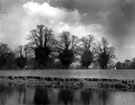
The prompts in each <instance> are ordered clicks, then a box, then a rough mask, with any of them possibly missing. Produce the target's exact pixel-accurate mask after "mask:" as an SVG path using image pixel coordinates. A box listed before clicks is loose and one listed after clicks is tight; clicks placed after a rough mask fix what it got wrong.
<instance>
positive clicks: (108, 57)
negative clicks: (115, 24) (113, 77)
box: [96, 37, 116, 69]
mask: <svg viewBox="0 0 135 105" xmlns="http://www.w3.org/2000/svg"><path fill="white" fill-rule="evenodd" d="M114 51H115V48H114V47H111V46H109V43H108V42H107V39H106V38H104V37H103V38H102V40H101V43H98V46H97V48H96V52H97V55H98V62H99V64H100V66H101V68H102V69H105V68H107V65H108V64H109V63H110V62H112V59H113V58H116V57H115V54H114V53H115V52H114Z"/></svg>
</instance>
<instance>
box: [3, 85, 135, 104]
mask: <svg viewBox="0 0 135 105" xmlns="http://www.w3.org/2000/svg"><path fill="white" fill-rule="evenodd" d="M134 104H135V92H128V91H115V90H104V89H94V88H92V89H84V88H82V89H68V88H47V87H39V86H37V87H28V86H24V85H22V86H15V85H14V86H13V85H2V84H1V85H0V105H134Z"/></svg>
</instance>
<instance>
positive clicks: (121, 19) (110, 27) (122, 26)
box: [107, 0, 135, 42]
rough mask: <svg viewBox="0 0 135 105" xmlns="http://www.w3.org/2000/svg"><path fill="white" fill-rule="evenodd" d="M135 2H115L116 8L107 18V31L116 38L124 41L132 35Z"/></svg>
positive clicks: (126, 0) (122, 0) (121, 0)
mask: <svg viewBox="0 0 135 105" xmlns="http://www.w3.org/2000/svg"><path fill="white" fill-rule="evenodd" d="M134 18H135V2H134V1H131V0H130V1H129V0H125V1H124V0H120V1H118V2H116V3H115V5H114V8H113V9H112V11H111V13H110V14H109V16H108V19H107V22H108V24H107V32H108V33H109V34H110V35H111V36H112V38H115V39H116V40H120V42H122V41H124V39H125V38H127V37H131V36H130V31H131V30H130V29H131V28H132V26H133V24H134V21H135V20H134Z"/></svg>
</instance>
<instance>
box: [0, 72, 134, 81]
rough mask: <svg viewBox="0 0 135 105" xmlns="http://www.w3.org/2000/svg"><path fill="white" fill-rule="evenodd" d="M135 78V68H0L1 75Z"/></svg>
mask: <svg viewBox="0 0 135 105" xmlns="http://www.w3.org/2000/svg"><path fill="white" fill-rule="evenodd" d="M9 75H11V76H41V77H48V76H51V77H62V78H71V77H73V78H108V79H134V80H135V70H12V71H11V70H0V76H9Z"/></svg>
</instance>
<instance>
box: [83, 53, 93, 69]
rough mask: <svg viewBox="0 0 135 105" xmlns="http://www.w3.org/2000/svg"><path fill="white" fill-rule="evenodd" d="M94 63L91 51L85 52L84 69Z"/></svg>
mask: <svg viewBox="0 0 135 105" xmlns="http://www.w3.org/2000/svg"><path fill="white" fill-rule="evenodd" d="M92 62H93V54H92V52H91V51H87V50H86V51H84V52H83V54H82V55H81V65H82V67H86V68H88V66H89V65H90V64H91V63H92Z"/></svg>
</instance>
